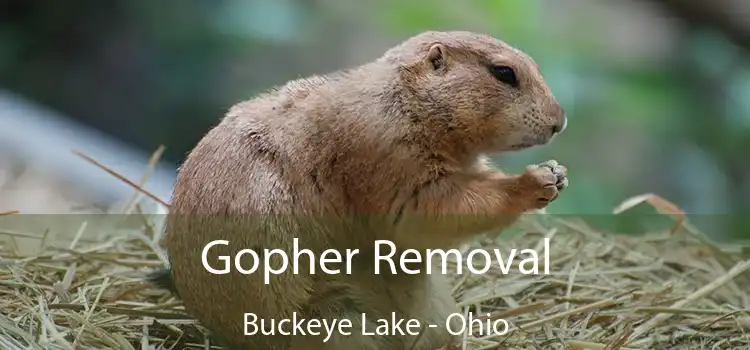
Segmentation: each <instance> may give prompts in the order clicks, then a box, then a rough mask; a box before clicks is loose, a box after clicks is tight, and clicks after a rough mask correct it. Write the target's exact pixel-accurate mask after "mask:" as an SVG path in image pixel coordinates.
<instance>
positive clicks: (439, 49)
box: [425, 43, 448, 70]
mask: <svg viewBox="0 0 750 350" xmlns="http://www.w3.org/2000/svg"><path fill="white" fill-rule="evenodd" d="M447 51H448V49H447V48H446V47H445V45H443V44H440V43H437V44H433V45H432V46H430V50H429V51H427V55H426V56H425V63H426V64H427V65H428V66H429V67H431V68H432V69H434V70H438V69H442V68H444V67H445V63H446V59H447V56H446V54H447Z"/></svg>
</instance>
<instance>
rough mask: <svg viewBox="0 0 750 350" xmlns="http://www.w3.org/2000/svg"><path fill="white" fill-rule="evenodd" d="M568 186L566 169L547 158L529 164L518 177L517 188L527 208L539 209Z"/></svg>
mask: <svg viewBox="0 0 750 350" xmlns="http://www.w3.org/2000/svg"><path fill="white" fill-rule="evenodd" d="M566 187H568V170H567V169H566V168H565V167H564V166H562V165H560V164H557V161H554V160H548V161H546V162H544V163H541V164H535V165H529V166H527V167H526V171H525V172H524V173H523V174H522V175H521V177H520V178H519V189H520V192H521V195H522V196H524V197H525V199H526V202H527V203H528V206H529V209H541V208H544V207H546V206H547V205H549V204H550V203H551V202H552V201H554V200H555V199H557V196H558V195H559V194H560V191H562V190H563V189H565V188H566Z"/></svg>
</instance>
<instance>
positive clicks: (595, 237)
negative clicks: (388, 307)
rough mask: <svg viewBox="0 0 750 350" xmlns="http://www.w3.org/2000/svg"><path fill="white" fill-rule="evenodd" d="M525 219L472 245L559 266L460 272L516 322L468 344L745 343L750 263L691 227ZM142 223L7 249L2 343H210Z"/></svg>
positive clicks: (482, 301) (460, 287) (458, 281)
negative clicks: (597, 226)
mask: <svg viewBox="0 0 750 350" xmlns="http://www.w3.org/2000/svg"><path fill="white" fill-rule="evenodd" d="M647 199H648V198H646V197H643V198H641V201H643V200H647ZM651 199H653V198H651ZM650 202H652V204H654V203H653V201H652V200H651V201H650ZM632 204H633V203H630V204H629V205H632ZM667 212H668V210H667ZM520 227H523V228H524V230H523V233H522V234H520V235H517V236H515V237H512V238H501V239H498V240H490V239H488V240H484V241H480V242H476V243H475V244H474V245H473V246H471V247H465V248H466V249H469V248H472V249H474V248H477V247H481V248H488V249H492V248H499V249H501V251H503V252H507V249H508V247H514V248H535V249H540V248H541V247H542V246H541V244H542V242H543V238H544V237H550V238H551V242H552V244H551V251H550V254H551V261H550V264H549V266H550V270H551V273H550V274H548V275H536V276H533V275H531V276H529V275H522V274H518V273H515V274H508V275H503V274H502V273H501V272H500V271H499V269H498V268H497V265H494V267H493V269H492V270H490V271H489V272H488V273H486V274H484V275H470V274H464V275H462V276H455V289H454V295H455V296H456V298H457V300H458V301H459V304H460V306H461V307H462V308H464V310H469V309H471V310H472V311H473V312H475V313H476V314H477V315H485V314H488V313H489V315H490V318H492V319H500V318H502V319H506V320H507V321H509V322H510V324H511V331H510V332H509V333H508V334H505V335H502V336H497V335H495V336H481V335H467V336H466V337H465V338H466V340H465V342H466V343H467V346H468V348H469V349H564V348H570V349H681V350H682V349H692V348H695V349H699V348H700V349H731V348H747V347H748V346H750V335H748V334H746V333H745V328H746V327H748V326H749V325H750V318H748V311H749V310H748V304H749V301H748V296H747V293H746V291H748V290H750V281H749V280H748V276H747V273H745V272H746V270H747V269H748V267H750V264H748V262H747V261H742V260H741V259H740V258H739V255H734V254H729V253H726V252H722V251H720V250H719V249H718V248H716V247H715V246H713V245H709V244H708V243H706V240H705V239H703V238H702V236H701V235H699V234H697V233H694V232H692V231H691V230H689V229H685V227H687V226H686V225H684V223H681V226H680V227H682V229H681V230H680V231H679V232H676V233H675V232H666V233H662V234H652V235H647V236H643V237H625V236H612V235H605V234H602V233H600V232H596V231H594V230H593V229H591V228H589V227H587V226H586V225H585V224H583V223H581V222H577V221H574V220H562V219H557V218H550V217H544V218H543V219H542V220H537V219H534V220H526V221H524V222H523V224H522V225H520ZM83 231H84V230H81V231H80V232H83ZM133 233H136V234H123V233H122V232H120V233H113V234H112V235H113V236H114V238H111V239H107V240H103V241H101V242H98V243H97V242H89V243H86V244H84V241H83V239H81V237H80V235H79V236H78V237H76V238H75V239H73V242H72V243H69V245H68V247H67V248H66V249H53V248H48V249H47V250H46V251H45V252H43V253H42V254H39V255H35V256H31V257H21V256H15V255H14V252H13V249H12V248H13V247H12V245H11V246H6V247H4V250H3V252H2V255H0V256H2V260H0V265H2V269H0V312H1V313H0V348H2V349H8V350H15V349H118V348H119V349H136V348H140V349H161V348H162V347H163V348H170V349H181V348H195V349H203V348H208V343H207V341H206V339H205V337H204V335H203V334H204V333H203V331H202V329H201V328H200V326H197V325H196V324H195V322H194V321H192V320H191V319H190V318H189V317H187V316H186V315H185V314H184V312H183V309H182V307H181V306H180V302H179V301H178V300H175V299H174V298H172V297H171V296H169V295H168V294H167V293H165V292H164V291H161V290H157V289H155V288H153V287H151V286H149V285H147V284H144V283H143V282H142V277H143V275H144V273H146V272H147V271H150V270H151V269H152V268H154V267H157V266H160V264H161V263H162V260H160V258H159V256H158V255H157V253H156V251H155V250H154V249H153V246H152V243H151V242H152V241H153V240H152V238H153V237H154V231H153V229H152V228H151V227H150V226H149V225H144V226H143V229H142V230H140V232H136V231H133ZM15 234H18V233H15ZM516 271H517V270H516ZM626 343H627V344H626ZM212 348H213V347H212Z"/></svg>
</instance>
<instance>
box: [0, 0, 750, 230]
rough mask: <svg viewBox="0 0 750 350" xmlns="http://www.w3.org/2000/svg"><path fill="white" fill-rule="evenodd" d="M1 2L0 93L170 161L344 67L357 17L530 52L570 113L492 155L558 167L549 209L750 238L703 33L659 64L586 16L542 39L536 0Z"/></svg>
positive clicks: (733, 119)
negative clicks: (647, 201) (302, 79)
mask: <svg viewBox="0 0 750 350" xmlns="http://www.w3.org/2000/svg"><path fill="white" fill-rule="evenodd" d="M344 5H345V4H342V6H344ZM2 6H3V9H2V11H1V12H0V42H1V43H2V44H0V83H1V84H2V85H3V86H5V87H8V88H11V89H13V90H16V91H19V92H21V93H24V94H26V95H29V96H31V97H33V98H35V99H37V100H38V101H40V102H42V103H44V104H47V105H50V106H52V107H54V108H57V109H59V110H61V111H63V112H66V113H67V114H69V115H72V116H75V117H76V118H79V119H81V120H83V121H85V122H87V123H90V124H92V125H95V126H96V127H98V128H100V129H103V130H105V131H107V132H110V133H112V134H113V135H115V136H117V137H120V138H122V139H125V140H127V141H129V142H132V143H134V144H136V145H138V146H140V147H142V148H144V149H154V148H155V147H156V146H157V145H158V144H161V143H164V144H166V145H167V146H168V148H169V151H168V153H167V154H166V156H167V157H168V158H169V159H170V160H172V161H174V162H179V161H180V160H181V159H182V157H183V156H184V154H185V152H187V151H188V150H189V149H190V148H191V147H192V146H193V145H194V144H195V142H197V140H198V139H199V138H200V137H201V136H202V135H203V133H204V132H205V131H206V130H207V129H208V128H209V127H210V126H211V125H213V124H214V123H216V121H217V120H218V118H220V117H221V115H222V114H223V113H224V111H225V110H226V109H227V108H228V106H230V105H231V104H233V103H235V102H237V101H239V100H241V99H245V98H247V97H249V96H250V95H252V94H254V93H257V92H259V91H262V90H264V89H266V88H268V87H269V86H270V85H274V84H279V83H281V82H283V81H285V80H287V79H292V78H296V77H299V76H301V75H306V74H311V73H322V71H323V70H325V69H333V68H334V67H338V66H340V65H342V64H344V63H345V62H344V61H345V60H343V59H342V60H339V61H336V60H335V59H334V58H335V56H338V54H337V53H339V52H342V51H344V48H341V47H338V46H337V45H338V41H339V38H340V37H335V35H340V36H341V37H343V35H345V34H346V33H345V32H347V31H351V32H355V31H356V30H355V29H357V26H358V21H360V20H361V21H362V22H363V23H362V26H363V27H364V26H365V23H364V22H365V18H364V17H363V16H366V17H367V18H366V22H367V23H371V25H372V28H371V31H372V32H374V33H377V35H378V36H380V37H384V38H385V37H388V38H395V39H394V40H398V39H403V38H405V37H406V36H408V35H412V34H415V33H417V32H420V31H423V30H426V29H476V30H483V31H485V32H488V33H491V34H494V35H496V36H499V37H502V38H503V39H504V40H506V41H508V42H509V43H511V44H512V45H514V46H516V47H519V48H521V49H523V50H525V51H527V52H528V53H529V54H531V55H532V56H533V57H534V58H535V59H536V60H537V61H538V63H539V64H540V66H541V68H542V72H543V74H544V75H545V77H547V79H548V81H549V84H550V86H551V87H552V89H553V91H554V92H555V94H556V95H557V97H558V98H559V99H560V101H561V103H562V104H563V105H564V106H565V107H566V109H567V111H568V115H569V117H570V124H569V128H568V130H567V131H566V133H565V134H564V135H561V136H560V137H559V138H558V140H556V141H555V143H554V144H553V145H550V146H547V147H540V148H539V149H534V150H529V151H525V152H520V153H518V154H512V155H505V156H502V157H501V158H502V160H501V161H502V162H503V165H504V166H507V167H509V168H510V169H511V170H520V169H521V168H522V167H523V166H524V165H525V164H529V163H536V162H540V161H543V160H545V159H548V158H555V159H558V160H559V161H561V162H562V163H564V164H566V165H567V166H568V167H569V169H570V176H571V186H570V188H569V189H568V190H567V193H566V194H565V195H564V196H561V198H560V199H559V202H557V203H555V204H554V205H553V206H552V207H550V208H549V211H550V212H554V213H561V214H588V215H591V217H590V218H591V220H592V221H593V222H596V223H598V224H600V225H608V226H609V228H611V229H613V230H617V231H623V232H633V231H636V230H640V229H643V228H644V227H650V225H651V221H650V220H646V219H643V218H645V217H649V216H648V215H646V214H647V213H649V211H648V209H643V208H640V209H638V210H641V211H643V212H637V213H641V214H637V215H636V214H633V215H630V216H623V217H617V218H613V217H612V216H610V215H606V214H608V213H611V211H612V209H613V208H614V207H615V206H616V205H617V204H618V203H619V202H621V201H622V200H624V199H626V198H628V197H630V196H632V195H636V194H640V193H644V192H657V193H658V194H660V195H662V196H664V197H666V198H669V199H670V200H672V201H674V202H676V203H678V204H680V205H681V206H682V207H683V208H684V209H685V210H686V211H688V212H689V213H694V217H695V218H694V221H697V225H698V226H699V227H700V226H702V228H704V229H705V230H707V231H709V232H710V233H711V235H712V236H714V237H716V238H730V237H744V238H750V218H748V215H746V214H747V213H748V212H750V203H748V200H747V199H746V198H747V197H748V195H750V162H748V161H747V156H746V155H745V153H746V152H747V149H750V98H749V96H750V66H749V65H748V62H750V60H747V52H746V51H745V50H743V49H742V48H738V47H734V46H732V45H731V44H729V43H727V42H726V41H725V40H724V39H722V36H721V35H720V34H719V33H715V32H711V31H710V30H706V29H705V28H690V27H688V28H687V29H686V30H684V33H682V34H681V35H680V36H678V37H677V38H676V39H675V40H677V41H678V42H677V43H676V45H675V46H676V48H675V49H674V52H672V53H670V54H669V57H668V59H667V60H666V62H644V61H638V62H635V63H633V62H628V61H627V60H621V59H615V58H616V57H613V56H612V54H610V53H609V52H606V50H605V49H603V48H602V46H601V45H600V44H599V42H600V41H601V40H600V39H601V37H600V36H601V33H599V31H598V30H597V28H596V27H592V25H591V24H589V23H588V22H587V21H585V16H583V17H581V18H578V20H574V21H572V23H571V24H570V25H568V26H567V27H565V30H555V31H552V30H549V29H548V27H547V26H546V24H545V23H544V20H543V18H544V11H546V10H545V2H544V1H542V0H523V1H521V0H517V1H496V0H477V1H474V2H471V5H466V4H465V3H463V2H455V1H446V0H442V1H440V0H431V1H427V0H412V1H408V2H403V1H396V0H384V1H380V2H377V3H374V2H373V3H368V5H367V7H366V10H358V9H357V8H356V7H357V6H354V5H350V9H349V10H337V9H335V8H337V7H338V4H337V3H336V2H333V1H329V2H327V1H323V0H318V1H302V0H284V1H271V0H252V1H251V0H248V1H240V0H232V1H229V0H227V1H216V2H213V1H179V2H178V1H174V0H173V1H166V2H159V3H158V4H157V3H154V2H150V1H145V0H134V1H124V0H123V1H107V2H100V1H94V0H86V1H79V2H76V3H75V5H73V4H72V3H62V2H42V1H30V0H26V1H22V0H19V1H4V2H3V4H2ZM344 7H346V6H344ZM342 8H343V7H342ZM363 8H365V5H364V2H363ZM347 11H348V12H347ZM365 12H366V13H365ZM547 15H548V16H549V14H547ZM582 19H583V20H582ZM337 21H338V22H337ZM339 23H348V24H346V25H347V26H348V27H346V28H344V27H338V26H344V24H339ZM326 25H327V26H328V28H329V29H326ZM364 31H365V29H362V28H360V32H364ZM352 35H354V34H352ZM316 38H317V39H316ZM388 40H389V42H393V40H391V39H388ZM310 43H312V44H310ZM321 43H328V45H329V46H325V47H320V45H322V44H321ZM310 46H312V48H311V47H310ZM315 46H319V47H317V48H316V47H315ZM381 46H382V45H381ZM327 52H328V53H327ZM634 215H635V216H634ZM638 218H640V219H638ZM656 224H658V225H661V223H656Z"/></svg>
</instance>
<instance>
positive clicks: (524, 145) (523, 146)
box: [508, 143, 536, 151]
mask: <svg viewBox="0 0 750 350" xmlns="http://www.w3.org/2000/svg"><path fill="white" fill-rule="evenodd" d="M534 146H536V145H535V144H533V143H517V144H514V145H510V147H508V149H509V150H511V151H520V150H522V149H527V148H531V147H534Z"/></svg>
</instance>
